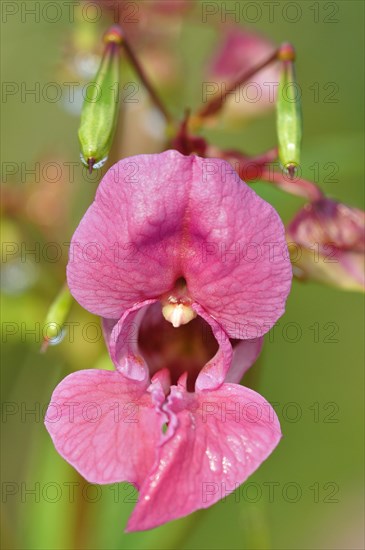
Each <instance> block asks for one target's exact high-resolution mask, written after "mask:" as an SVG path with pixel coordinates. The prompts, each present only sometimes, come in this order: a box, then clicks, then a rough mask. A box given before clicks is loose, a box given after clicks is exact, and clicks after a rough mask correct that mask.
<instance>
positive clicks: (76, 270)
mask: <svg viewBox="0 0 365 550" xmlns="http://www.w3.org/2000/svg"><path fill="white" fill-rule="evenodd" d="M131 174H133V175H132V176H131ZM67 274H68V283H69V286H70V289H71V292H72V293H73V295H74V296H75V298H76V299H77V300H78V301H79V302H80V303H81V305H83V306H84V307H86V308H87V309H89V310H90V311H92V312H93V313H96V314H100V315H102V316H103V317H107V318H114V319H119V318H120V317H121V315H122V314H123V312H124V311H125V310H126V309H128V308H130V307H132V306H133V305H134V304H136V303H138V302H142V301H144V300H146V299H153V298H159V297H160V296H162V295H164V294H165V293H167V292H169V291H171V290H172V288H173V287H174V284H175V282H176V280H177V279H178V278H180V277H184V278H185V280H186V282H187V288H188V291H189V293H190V295H191V297H192V299H193V300H194V301H196V302H198V303H199V304H200V305H202V306H203V307H204V308H205V310H206V311H207V312H208V313H209V314H210V315H212V316H213V317H215V318H216V319H218V320H219V322H220V323H221V324H222V326H223V328H224V329H225V330H226V332H227V333H228V334H229V336H230V337H233V338H234V337H237V332H239V333H240V334H241V333H242V331H244V333H245V338H254V337H257V336H260V335H262V334H263V333H264V332H267V331H268V330H269V329H270V328H271V327H272V325H273V324H274V323H275V321H276V320H277V319H278V318H279V317H280V316H281V315H282V313H283V311H284V304H285V300H286V297H287V295H288V292H289V289H290V283H291V266H290V261H289V259H288V254H287V247H286V242H285V238H284V229H283V226H282V223H281V220H280V218H279V216H278V214H277V213H276V211H275V210H274V209H273V208H272V207H271V206H270V205H269V204H268V203H266V202H265V201H264V200H262V199H261V198H260V197H259V196H258V195H256V193H255V192H254V191H253V190H252V189H250V188H249V187H248V186H247V185H246V184H245V183H244V182H242V181H241V180H240V179H239V178H238V176H237V174H236V172H234V170H233V169H232V167H231V166H230V165H229V164H228V163H227V162H225V161H223V160H220V159H202V158H199V157H196V156H189V157H186V156H183V155H181V154H180V153H178V152H176V151H166V152H164V153H161V154H159V155H139V156H136V157H131V158H128V159H124V160H122V161H120V162H119V163H117V164H116V165H115V166H114V167H113V168H111V169H110V170H109V172H108V173H107V174H106V176H105V177H104V178H103V180H102V182H101V184H100V186H99V189H98V191H97V194H96V198H95V201H94V203H93V204H92V205H91V206H90V208H89V210H88V211H87V213H86V214H85V216H84V218H83V219H82V221H81V223H80V225H79V227H78V228H77V230H76V232H75V234H74V236H73V239H72V243H71V255H70V261H69V264H68V270H67Z"/></svg>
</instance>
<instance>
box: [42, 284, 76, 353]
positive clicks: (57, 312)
mask: <svg viewBox="0 0 365 550" xmlns="http://www.w3.org/2000/svg"><path fill="white" fill-rule="evenodd" d="M72 302H73V297H72V296H71V294H70V291H69V289H68V286H67V284H66V283H65V284H64V285H63V287H62V288H61V290H60V292H59V293H58V294H57V296H56V298H55V299H54V301H53V302H52V304H51V306H50V308H49V310H48V312H47V316H46V319H45V322H44V326H43V342H42V346H41V351H42V352H45V351H46V349H47V348H48V345H49V344H56V343H58V342H60V341H61V340H62V337H63V333H64V328H63V324H64V322H65V320H66V319H67V316H68V314H69V312H70V309H71V306H72Z"/></svg>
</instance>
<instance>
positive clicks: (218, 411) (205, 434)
mask: <svg viewBox="0 0 365 550" xmlns="http://www.w3.org/2000/svg"><path fill="white" fill-rule="evenodd" d="M166 411H167V412H168V414H169V415H170V420H169V424H170V423H172V424H173V426H174V429H171V430H168V432H167V434H166V441H165V442H164V443H162V445H161V448H160V456H159V461H158V462H157V463H156V466H155V468H154V469H153V471H152V472H151V474H150V476H149V477H148V479H147V480H146V482H145V483H144V485H143V487H142V488H141V492H140V497H139V501H138V503H137V505H136V507H135V509H134V511H133V514H132V516H131V517H130V520H129V522H128V526H127V531H137V530H145V529H151V528H153V527H157V526H158V525H161V524H162V523H165V522H166V521H170V520H173V519H176V518H179V517H182V516H185V515H187V514H190V513H191V512H194V511H195V510H198V509H200V508H207V507H208V506H211V505H212V504H214V503H215V502H217V501H218V500H220V499H221V498H223V497H224V496H225V495H226V494H229V493H230V492H232V491H234V490H235V489H236V488H237V487H238V486H239V485H240V484H241V483H243V482H244V481H245V480H246V479H247V477H248V476H249V475H251V474H252V473H253V472H254V471H255V470H256V469H257V468H258V466H259V465H260V464H261V463H262V462H263V461H264V460H265V459H266V458H267V456H268V455H269V454H270V453H271V452H272V451H273V449H274V448H275V447H276V445H277V443H278V442H279V440H280V437H281V432H280V425H279V422H278V419H277V417H276V414H275V412H274V410H273V409H272V408H271V406H270V405H269V403H267V402H266V401H265V399H263V397H261V396H260V395H258V394H257V393H256V392H254V391H252V390H250V389H248V388H244V387H242V386H239V385H236V384H224V385H223V386H222V387H221V388H219V390H217V391H214V392H209V391H208V392H206V391H204V392H201V393H199V394H195V395H194V394H189V393H186V392H185V391H184V389H183V387H182V386H179V387H176V386H175V387H173V388H172V393H171V396H170V397H169V401H168V406H167V407H166ZM169 432H170V435H169Z"/></svg>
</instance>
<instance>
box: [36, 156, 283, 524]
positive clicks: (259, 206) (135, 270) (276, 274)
mask: <svg viewBox="0 0 365 550" xmlns="http://www.w3.org/2000/svg"><path fill="white" fill-rule="evenodd" d="M67 273H68V283H69V287H70V289H71V292H72V293H73V295H74V297H75V298H76V299H77V300H78V301H79V302H80V304H81V305H83V306H84V307H85V308H86V309H88V310H89V311H91V312H93V313H95V314H97V315H101V316H102V317H103V318H104V335H105V339H106V342H107V345H108V349H109V352H110V355H111V358H112V360H113V363H114V365H115V367H116V370H115V371H102V370H86V371H79V372H76V373H73V374H71V375H69V376H68V377H67V378H65V380H63V381H62V382H61V383H60V384H59V385H58V386H57V388H56V390H55V392H54V394H53V396H52V400H51V406H50V407H49V411H48V413H47V418H46V426H47V429H48V431H49V433H50V434H51V437H52V439H53V441H54V444H55V446H56V449H57V450H58V452H59V453H60V454H61V455H62V456H63V457H64V458H65V459H66V460H67V461H68V462H69V463H70V464H72V465H73V466H74V467H75V468H76V469H77V470H78V471H79V472H80V473H81V475H83V476H84V477H85V478H86V479H87V480H88V481H90V482H92V483H114V482H119V481H129V482H131V483H133V484H134V485H136V487H137V488H138V490H139V491H140V496H139V501H138V504H137V505H136V507H135V510H134V512H133V514H132V516H131V518H130V520H129V523H128V526H127V530H129V531H133V530H143V529H150V528H152V527H156V526H157V525H160V524H162V523H164V522H166V521H169V520H172V519H175V518H178V517H181V516H184V515H186V514H189V513H191V512H193V511H194V510H197V509H199V508H206V507H208V506H210V505H211V504H213V503H215V502H217V501H218V500H219V499H220V498H222V497H223V496H225V494H227V493H229V492H231V491H233V490H234V489H235V488H236V487H237V486H238V485H239V484H241V483H242V482H243V481H244V480H245V479H247V477H248V476H249V475H250V474H252V472H254V471H255V470H256V468H257V467H258V466H259V465H260V464H261V462H263V460H265V459H266V457H267V456H268V455H269V454H270V453H271V452H272V450H273V449H274V448H275V446H276V445H277V443H278V441H279V439H280V436H281V432H280V426H279V422H278V420H277V417H276V415H275V412H274V411H273V409H272V408H271V406H270V405H269V404H268V403H267V402H266V401H265V400H264V398H263V397H261V396H260V395H258V394H257V393H256V392H254V391H252V390H250V389H248V388H244V387H242V386H240V385H239V384H238V382H239V381H240V380H241V378H242V376H243V374H244V372H245V371H246V370H247V369H248V368H249V367H250V366H251V364H252V363H253V362H254V361H255V359H256V357H257V355H258V354H259V352H260V348H261V344H262V335H263V334H264V333H265V332H267V331H268V330H269V329H270V328H271V327H272V326H273V324H274V323H275V322H276V320H277V319H278V318H279V317H280V316H281V315H282V313H283V311H284V305H285V300H286V297H287V295H288V292H289V289H290V283H291V266H290V262H289V259H288V254H287V249H286V243H285V236H284V228H283V226H282V223H281V221H280V218H279V216H278V215H277V213H276V212H275V210H274V209H273V208H272V207H271V206H270V205H269V204H267V203H266V202H265V201H263V200H262V199H261V198H260V197H258V196H257V195H256V194H255V193H254V191H252V190H251V189H250V188H249V187H248V186H247V185H246V184H245V183H244V182H242V181H241V180H239V178H238V177H237V175H236V173H235V172H234V171H233V170H232V168H231V167H230V165H229V164H228V163H226V162H224V161H222V160H218V159H202V158H199V157H196V156H189V157H186V156H183V155H181V154H180V153H177V152H176V151H166V152H164V153H161V154H157V155H140V156H136V157H131V158H127V159H124V160H122V161H120V162H119V163H117V164H116V165H115V166H114V167H113V168H111V169H110V170H109V172H108V173H107V174H106V176H105V177H104V179H103V180H102V182H101V184H100V186H99V189H98V191H97V194H96V198H95V201H94V203H93V204H92V205H91V206H90V208H89V210H88V211H87V212H86V214H85V216H84V218H83V219H82V221H81V223H80V225H79V227H78V228H77V230H76V232H75V234H74V236H73V239H72V243H71V256H70V261H69V264H68V272H67ZM233 340H234V341H233ZM237 340H238V341H237ZM70 404H72V405H70Z"/></svg>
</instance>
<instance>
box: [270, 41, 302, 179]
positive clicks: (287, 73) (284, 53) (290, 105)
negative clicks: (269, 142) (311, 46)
mask: <svg viewBox="0 0 365 550" xmlns="http://www.w3.org/2000/svg"><path fill="white" fill-rule="evenodd" d="M278 58H279V60H281V62H282V73H281V78H280V82H279V88H278V94H277V101H276V124H277V134H278V142H279V147H278V149H279V160H280V163H281V164H282V166H283V167H284V168H285V170H286V171H287V172H288V173H289V176H290V177H294V175H295V173H296V169H297V166H298V165H299V162H300V147H301V141H302V110H301V104H300V95H301V94H300V90H299V89H298V85H297V82H296V78H295V69H294V61H295V51H294V48H293V46H292V45H291V44H283V46H282V47H281V48H280V50H279V54H278Z"/></svg>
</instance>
